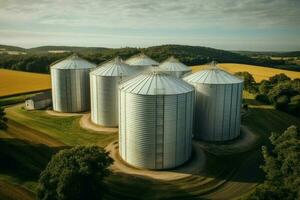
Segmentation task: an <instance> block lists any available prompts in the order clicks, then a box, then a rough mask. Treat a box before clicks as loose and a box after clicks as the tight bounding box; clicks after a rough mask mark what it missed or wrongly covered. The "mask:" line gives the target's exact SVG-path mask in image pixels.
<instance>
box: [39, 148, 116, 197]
mask: <svg viewBox="0 0 300 200" xmlns="http://www.w3.org/2000/svg"><path fill="white" fill-rule="evenodd" d="M112 163H113V160H112V159H111V158H110V157H109V156H108V153H107V152H105V150H104V149H103V148H100V147H97V146H88V147H84V146H77V147H74V148H71V149H65V150H62V151H60V152H59V153H58V154H56V155H55V156H53V157H52V159H51V161H50V162H49V163H48V165H47V167H46V169H45V170H44V171H43V172H42V173H41V175H40V179H39V186H38V191H37V197H38V199H42V200H80V199H89V200H95V199H102V196H103V193H104V190H105V186H104V183H103V179H104V178H105V177H107V176H109V174H110V170H109V169H108V167H109V166H110V165H111V164H112Z"/></svg>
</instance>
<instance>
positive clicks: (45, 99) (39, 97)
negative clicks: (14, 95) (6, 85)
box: [25, 91, 52, 110]
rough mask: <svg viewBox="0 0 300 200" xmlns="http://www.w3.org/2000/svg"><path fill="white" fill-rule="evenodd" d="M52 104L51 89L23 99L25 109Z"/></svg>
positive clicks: (35, 108)
mask: <svg viewBox="0 0 300 200" xmlns="http://www.w3.org/2000/svg"><path fill="white" fill-rule="evenodd" d="M51 104H52V96H51V91H48V92H42V93H39V94H36V95H34V96H32V97H30V98H28V99H26V101H25V109H26V110H38V109H45V108H47V107H49V106H51Z"/></svg>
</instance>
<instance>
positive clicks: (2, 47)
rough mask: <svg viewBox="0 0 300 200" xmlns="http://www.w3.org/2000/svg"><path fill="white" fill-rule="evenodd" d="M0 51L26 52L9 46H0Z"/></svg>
mask: <svg viewBox="0 0 300 200" xmlns="http://www.w3.org/2000/svg"><path fill="white" fill-rule="evenodd" d="M0 50H2V51H3V50H5V51H26V49H24V48H21V47H17V46H9V45H2V44H0Z"/></svg>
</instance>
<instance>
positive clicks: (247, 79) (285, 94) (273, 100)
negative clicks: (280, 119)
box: [236, 72, 300, 117]
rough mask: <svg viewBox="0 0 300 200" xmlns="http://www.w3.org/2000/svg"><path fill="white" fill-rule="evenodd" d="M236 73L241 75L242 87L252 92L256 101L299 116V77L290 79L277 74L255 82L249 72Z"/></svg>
mask: <svg viewBox="0 0 300 200" xmlns="http://www.w3.org/2000/svg"><path fill="white" fill-rule="evenodd" d="M236 75H238V76H241V77H243V79H244V89H245V90H246V91H248V92H250V93H252V94H254V95H255V99H256V100H257V101H259V102H261V103H264V104H268V105H274V107H275V109H277V110H281V111H284V112H287V113H289V114H292V115H295V116H298V117H300V78H299V79H294V80H291V78H290V77H288V76H287V75H285V74H277V75H275V76H273V77H270V78H269V80H263V81H261V82H260V83H256V82H255V80H254V78H253V76H252V75H251V74H250V73H249V72H238V73H236Z"/></svg>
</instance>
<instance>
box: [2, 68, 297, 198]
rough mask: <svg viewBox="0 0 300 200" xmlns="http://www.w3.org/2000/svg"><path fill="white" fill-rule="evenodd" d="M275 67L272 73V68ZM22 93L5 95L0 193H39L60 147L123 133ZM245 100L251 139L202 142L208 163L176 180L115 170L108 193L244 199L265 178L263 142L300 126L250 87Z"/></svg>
mask: <svg viewBox="0 0 300 200" xmlns="http://www.w3.org/2000/svg"><path fill="white" fill-rule="evenodd" d="M220 66H221V67H222V68H224V69H225V70H228V71H229V72H231V73H234V72H238V71H249V72H250V73H252V72H255V73H254V76H255V78H256V80H257V81H259V80H261V79H265V78H261V77H262V76H259V73H261V74H264V76H263V77H266V78H268V76H273V75H274V74H277V73H287V75H288V76H291V77H292V78H298V77H300V76H299V75H298V74H297V73H299V72H291V71H285V70H280V72H279V71H277V70H275V71H272V70H274V69H272V68H262V67H253V66H249V65H240V64H220ZM201 68H203V66H195V67H193V70H194V71H197V70H201ZM251 70H252V71H251ZM261 70H265V71H261ZM270 70H271V71H272V73H273V74H268V72H270ZM5 71H7V70H5ZM21 73H23V72H21ZM288 73H292V74H288ZM293 73H294V74H293ZM24 74H28V73H24ZM46 76H47V75H46ZM297 76H298V77H297ZM48 77H49V76H48ZM20 79H21V78H20ZM0 81H1V80H0ZM40 81H42V80H40ZM44 81H45V80H44ZM40 84H41V82H40ZM49 87H50V86H49ZM23 98H24V95H19V96H16V97H13V98H12V99H11V97H10V98H2V99H4V100H3V101H2V102H3V104H5V103H6V102H9V104H12V105H9V106H7V107H6V113H7V117H8V119H9V121H8V129H7V130H6V131H0V158H1V159H2V160H1V165H0V199H12V200H17V199H20V198H23V199H28V200H32V199H34V198H35V193H36V188H37V180H38V177H39V174H40V172H41V171H42V170H43V169H44V168H45V166H46V165H47V163H48V162H49V160H50V159H51V156H52V155H54V154H55V153H57V152H58V151H59V150H61V149H63V148H69V147H72V146H75V145H98V146H101V147H106V146H107V145H109V144H111V143H112V142H116V141H117V138H118V134H117V133H106V132H95V131H91V130H86V129H83V128H82V127H81V126H80V118H81V117H82V115H81V114H77V115H74V116H55V115H51V114H49V112H47V111H45V110H36V111H26V110H25V109H24V108H23V104H15V103H16V102H18V101H16V99H23ZM2 99H1V98H0V103H1V100H2ZM244 101H245V102H246V103H247V104H248V105H249V111H248V112H247V113H246V115H244V116H243V118H242V125H243V126H244V127H247V129H248V130H249V132H251V133H252V134H253V135H254V138H255V140H254V142H253V143H251V145H248V146H246V148H245V146H244V147H243V148H242V147H241V146H238V145H236V143H234V142H233V143H230V142H229V143H226V142H225V143H223V144H218V145H216V144H214V143H201V147H202V149H203V151H204V154H205V157H206V163H205V167H204V169H203V170H199V172H196V173H191V174H189V175H188V176H186V177H184V178H180V179H176V180H159V179H154V178H150V177H146V176H143V175H131V174H128V173H124V172H122V171H115V172H114V173H113V174H112V175H111V176H110V177H109V178H108V179H107V180H106V184H107V186H108V189H107V191H106V193H105V199H111V200H114V199H116V200H117V199H134V200H135V199H239V198H243V197H244V196H247V194H249V192H251V191H252V190H253V188H255V187H256V186H257V185H258V184H260V183H261V182H262V180H263V174H262V171H261V170H260V168H259V166H260V165H261V164H262V156H261V153H260V150H261V146H262V145H266V144H268V140H267V139H268V137H269V135H270V133H271V132H282V131H284V130H285V129H286V128H287V127H289V126H290V125H296V126H298V127H300V119H299V118H297V117H294V116H292V115H289V114H287V113H284V112H281V111H278V110H275V109H274V108H273V106H270V105H263V104H261V103H259V102H257V101H256V100H255V99H254V96H253V95H252V94H249V93H247V92H244ZM14 102H15V103H14ZM2 161H3V162H2ZM2 163H4V164H2Z"/></svg>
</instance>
